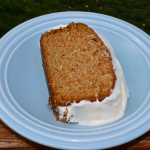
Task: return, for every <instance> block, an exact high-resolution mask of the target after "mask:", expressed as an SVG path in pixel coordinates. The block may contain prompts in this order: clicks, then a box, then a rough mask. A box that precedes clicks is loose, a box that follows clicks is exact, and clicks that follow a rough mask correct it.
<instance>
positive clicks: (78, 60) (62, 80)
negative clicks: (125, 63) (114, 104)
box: [40, 22, 116, 122]
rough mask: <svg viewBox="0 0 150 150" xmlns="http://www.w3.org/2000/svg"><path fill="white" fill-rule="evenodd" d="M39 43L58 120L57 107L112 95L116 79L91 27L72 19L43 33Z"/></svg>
mask: <svg viewBox="0 0 150 150" xmlns="http://www.w3.org/2000/svg"><path fill="white" fill-rule="evenodd" d="M40 44H41V52H42V58H43V63H44V66H45V72H46V76H47V80H48V84H49V90H50V92H51V98H50V100H51V102H52V107H53V111H54V114H55V116H56V118H57V120H60V119H59V117H58V116H59V112H58V109H57V107H58V106H69V105H71V104H72V103H73V102H74V101H75V102H76V103H79V102H80V101H81V100H87V101H92V102H94V101H96V100H97V98H98V100H99V101H102V100H103V99H104V98H105V97H107V96H109V95H110V94H111V90H112V89H113V88H114V86H115V81H116V75H115V72H114V70H113V65H112V59H111V54H110V52H109V50H108V49H107V47H106V46H105V45H104V43H103V42H102V40H101V39H100V38H99V37H98V35H97V34H96V33H95V32H94V31H93V30H92V29H91V28H90V27H88V26H87V25H85V24H83V23H74V22H72V23H70V24H69V25H68V26H66V27H64V28H60V29H52V30H50V31H47V32H46V33H44V34H42V36H41V39H40ZM61 120H62V121H64V122H65V121H66V120H64V119H63V118H62V119H61Z"/></svg>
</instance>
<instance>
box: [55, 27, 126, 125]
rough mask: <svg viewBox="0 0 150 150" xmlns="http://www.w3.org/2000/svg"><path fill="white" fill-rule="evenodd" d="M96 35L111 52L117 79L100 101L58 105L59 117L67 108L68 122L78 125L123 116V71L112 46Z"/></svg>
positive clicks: (115, 119)
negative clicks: (109, 91)
mask: <svg viewBox="0 0 150 150" xmlns="http://www.w3.org/2000/svg"><path fill="white" fill-rule="evenodd" d="M65 26H66V25H59V26H57V27H55V28H53V29H58V28H60V27H65ZM96 33H97V32H96ZM97 35H98V36H99V37H100V38H101V40H102V41H103V42H104V44H105V46H106V47H107V48H108V49H109V51H110V53H111V57H112V63H113V69H114V71H115V74H116V77H117V80H116V83H115V87H114V89H113V90H112V94H111V95H110V96H109V97H106V98H105V99H104V100H103V101H102V102H99V101H98V99H97V101H96V102H91V101H86V100H82V101H81V102H80V103H76V102H74V103H72V104H71V105H70V106H58V110H59V118H62V117H63V116H64V112H65V111H66V108H67V110H68V114H67V120H69V122H76V123H78V124H79V125H90V126H98V125H105V124H109V123H112V122H115V121H117V120H119V119H120V118H122V117H123V116H124V113H125V109H126V104H127V100H128V98H129V90H128V87H127V85H126V83H125V79H124V75H123V71H122V68H121V65H120V63H119V61H118V60H117V59H116V57H115V55H114V51H113V48H112V47H111V45H110V43H109V42H108V40H107V39H106V38H105V37H103V36H102V35H101V34H99V33H97Z"/></svg>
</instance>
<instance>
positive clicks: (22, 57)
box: [0, 12, 150, 149]
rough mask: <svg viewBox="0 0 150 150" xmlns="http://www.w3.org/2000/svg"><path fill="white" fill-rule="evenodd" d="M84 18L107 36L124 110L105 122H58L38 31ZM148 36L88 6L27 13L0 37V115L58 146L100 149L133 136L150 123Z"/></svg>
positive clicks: (19, 128) (26, 134)
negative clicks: (125, 94) (124, 89)
mask: <svg viewBox="0 0 150 150" xmlns="http://www.w3.org/2000/svg"><path fill="white" fill-rule="evenodd" d="M72 21H74V22H83V23H85V24H87V25H90V26H91V27H92V28H93V29H94V30H96V31H97V32H99V33H101V34H102V35H103V36H105V37H106V38H107V39H108V41H109V42H110V43H111V45H112V47H113V48H114V52H115V55H116V57H117V58H118V60H119V61H120V63H121V65H122V68H123V71H124V75H125V79H126V83H127V85H128V87H129V89H130V92H131V93H130V98H129V100H128V104H127V109H126V112H125V116H124V117H123V118H122V119H120V120H119V121H117V122H115V123H112V124H109V125H103V126H96V127H90V126H79V125H77V124H65V123H62V122H57V121H56V119H55V117H54V115H53V112H52V109H51V108H50V107H48V106H47V102H48V97H49V95H48V90H47V84H46V81H45V76H44V71H43V68H42V60H41V54H40V37H41V34H42V33H44V32H45V31H47V30H49V29H51V28H53V27H54V26H57V25H60V24H65V25H67V24H68V23H70V22H72ZM149 48H150V37H149V36H148V35H147V34H146V33H144V32H143V31H141V30H140V29H138V28H136V27H135V26H133V25H131V24H129V23H127V22H124V21H122V20H119V19H116V18H113V17H110V16H106V15H101V14H96V13H86V12H63V13H54V14H49V15H44V16H41V17H37V18H34V19H31V20H29V21H27V22H25V23H23V24H21V25H19V26H17V27H15V28H14V29H12V30H11V31H9V32H8V33H7V34H6V35H4V36H3V37H2V39H1V40H0V117H1V119H2V120H3V121H4V122H5V123H6V124H7V125H8V126H9V127H10V128H12V129H13V130H14V131H16V132H18V133H19V134H21V135H23V136H24V137H26V138H28V139H30V140H33V141H35V142H37V143H40V144H43V145H46V146H50V147H55V148H61V149H71V148H73V149H98V148H99V149H104V148H109V147H113V146H117V145H120V144H123V143H126V142H128V141H131V140H133V139H135V138H137V137H138V136H140V135H142V134H144V133H145V132H147V131H148V130H149V129H150V49H149Z"/></svg>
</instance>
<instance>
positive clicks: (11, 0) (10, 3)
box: [0, 0, 150, 38]
mask: <svg viewBox="0 0 150 150" xmlns="http://www.w3.org/2000/svg"><path fill="white" fill-rule="evenodd" d="M65 11H86V12H95V13H101V14H106V15H109V16H113V17H116V18H119V19H122V20H125V21H127V22H129V23H131V24H133V25H135V26H137V27H138V28H140V29H142V30H143V31H145V32H146V33H147V34H149V35H150V0H0V38H1V37H2V36H3V35H4V34H6V33H7V32H8V31H9V30H11V29H12V28H13V27H15V26H17V25H19V24H21V23H22V22H25V21H27V20H29V19H32V18H34V17H38V16H41V15H45V14H50V13H55V12H65Z"/></svg>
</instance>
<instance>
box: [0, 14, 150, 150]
mask: <svg viewBox="0 0 150 150" xmlns="http://www.w3.org/2000/svg"><path fill="white" fill-rule="evenodd" d="M68 15H70V16H68ZM80 15H86V17H87V18H89V16H90V17H91V16H93V17H95V18H97V19H99V20H101V19H105V20H107V21H108V22H109V23H114V24H115V25H117V24H119V25H120V24H121V25H120V26H119V27H122V26H123V27H126V28H128V29H130V31H129V32H133V33H134V34H137V35H140V36H139V37H138V38H139V39H140V40H141V41H142V42H144V43H145V45H147V46H149V44H148V41H149V40H150V37H149V35H147V34H146V33H145V32H143V31H142V30H140V29H139V28H137V27H135V26H133V25H131V24H129V23H127V22H125V21H122V20H120V19H117V18H114V17H110V16H107V15H102V14H96V13H87V12H62V13H54V14H48V15H44V16H40V17H37V18H34V19H31V20H29V21H26V22H24V23H22V24H20V25H19V26H17V27H15V28H13V29H12V30H11V31H9V32H8V33H7V34H5V35H4V36H3V37H2V38H1V39H0V47H1V45H2V44H3V42H4V41H5V40H7V37H9V36H11V34H13V33H14V32H16V31H17V30H18V29H19V28H21V27H23V26H26V25H27V24H30V23H31V24H32V22H36V21H37V20H39V21H40V20H42V19H43V18H46V17H52V16H53V17H54V16H56V17H58V18H59V17H61V18H63V17H65V18H67V17H71V16H72V17H74V16H76V17H78V18H79V17H80ZM126 28H124V29H126ZM2 53H3V52H2V50H0V58H1V57H2ZM147 58H148V60H150V56H147ZM0 88H1V91H0V99H1V100H2V101H0V106H3V105H2V104H4V103H5V104H6V105H7V106H8V107H10V109H12V108H11V104H8V103H7V102H4V100H5V98H4V97H3V93H2V86H0ZM147 104H149V105H147V107H146V108H147V109H146V110H145V112H144V111H143V113H142V115H141V116H140V115H139V117H138V118H137V120H136V119H135V122H136V123H137V122H140V121H141V123H138V124H137V125H136V126H135V122H134V121H133V122H131V124H130V129H129V130H128V132H125V133H122V135H121V134H118V136H116V137H115V138H116V139H117V140H116V141H113V142H111V141H112V138H111V137H109V138H108V137H107V138H106V139H99V138H98V134H101V133H102V132H101V131H100V132H98V133H96V132H97V131H99V130H90V132H87V133H86V132H81V131H78V132H77V134H75V133H74V131H73V130H69V129H68V131H67V130H63V129H61V128H59V129H58V128H55V127H52V126H51V129H47V127H46V128H45V127H44V128H43V127H42V126H41V124H40V123H39V125H38V127H37V130H39V132H37V130H35V131H34V130H33V128H34V127H36V125H37V124H35V122H34V119H33V118H32V117H31V119H32V121H31V122H28V121H27V120H26V121H24V122H20V120H19V117H18V119H17V118H15V117H16V116H15V115H14V116H13V115H12V114H10V112H9V111H8V110H7V109H8V108H7V107H0V117H1V119H2V120H3V121H4V122H5V123H6V124H7V125H8V126H9V127H11V128H12V129H13V130H15V131H16V132H18V133H19V134H21V135H23V136H24V137H26V138H28V139H30V140H33V141H35V142H37V143H40V144H43V145H47V146H52V147H56V148H65V149H70V148H73V149H91V148H92V149H94V148H103V149H104V148H109V147H113V146H117V145H120V144H123V143H126V142H128V141H131V140H133V139H135V138H137V137H138V136H140V135H142V134H144V133H145V132H147V131H148V130H150V98H149V97H148V98H147ZM12 111H13V109H12ZM27 115H28V114H27ZM21 117H22V118H20V119H28V118H24V116H21ZM27 124H28V125H29V124H30V125H31V129H32V130H33V131H32V130H31V129H29V128H26V127H25V125H27ZM44 125H45V124H44ZM128 126H129V125H127V126H125V127H120V128H122V129H126V128H127V127H128ZM40 129H42V132H43V133H44V134H45V133H46V132H47V131H48V135H46V134H45V135H43V133H42V132H40ZM69 132H70V133H69ZM75 132H76V131H75ZM106 132H109V131H108V130H106ZM58 133H59V134H60V133H62V134H63V135H64V136H65V138H66V139H65V140H64V139H60V138H58V135H59V134H58ZM86 134H89V135H90V136H91V137H93V139H94V140H91V139H88V140H86V139H85V140H83V141H82V143H81V142H80V141H77V140H73V139H72V140H70V139H69V138H70V136H73V135H74V138H75V139H76V137H77V136H83V137H85V136H86ZM50 135H53V136H52V137H51V136H50ZM129 135H130V136H129ZM39 136H41V137H39ZM54 136H55V137H54ZM120 136H121V137H120ZM123 136H124V138H123ZM119 137H120V138H119ZM113 138H114V137H113ZM44 139H45V140H44ZM118 139H119V140H118ZM89 140H90V141H89ZM102 141H103V142H107V144H104V145H101V144H100V143H101V142H102ZM87 142H89V143H90V144H87ZM86 144H87V145H88V146H85V145H86Z"/></svg>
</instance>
